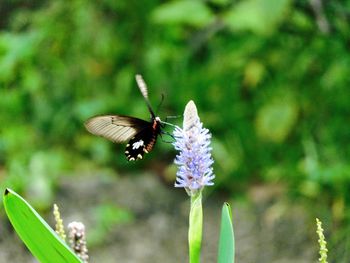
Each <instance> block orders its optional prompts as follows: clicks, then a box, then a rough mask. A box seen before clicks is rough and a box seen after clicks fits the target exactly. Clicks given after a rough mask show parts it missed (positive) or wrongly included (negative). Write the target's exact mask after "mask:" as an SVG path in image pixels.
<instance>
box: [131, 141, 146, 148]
mask: <svg viewBox="0 0 350 263" xmlns="http://www.w3.org/2000/svg"><path fill="white" fill-rule="evenodd" d="M143 145H144V143H143V140H139V141H138V142H134V143H133V144H132V149H133V150H136V149H138V148H140V146H143Z"/></svg>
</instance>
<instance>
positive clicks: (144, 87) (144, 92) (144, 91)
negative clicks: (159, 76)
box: [135, 74, 156, 118]
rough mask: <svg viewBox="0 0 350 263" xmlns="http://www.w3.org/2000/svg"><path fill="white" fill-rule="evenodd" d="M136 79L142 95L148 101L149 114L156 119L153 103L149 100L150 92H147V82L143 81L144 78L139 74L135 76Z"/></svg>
mask: <svg viewBox="0 0 350 263" xmlns="http://www.w3.org/2000/svg"><path fill="white" fill-rule="evenodd" d="M135 79H136V83H137V86H138V87H139V89H140V91H141V94H142V96H143V98H144V99H145V101H146V104H147V108H148V110H149V112H150V113H151V115H152V117H153V118H155V117H156V115H155V114H154V112H153V110H152V106H151V103H150V102H149V99H148V90H147V85H146V82H145V81H144V80H143V78H142V76H141V75H139V74H137V75H136V76H135Z"/></svg>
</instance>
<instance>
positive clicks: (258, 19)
mask: <svg viewBox="0 0 350 263" xmlns="http://www.w3.org/2000/svg"><path fill="white" fill-rule="evenodd" d="M289 5H290V0H270V1H266V0H247V1H241V2H239V3H238V4H236V5H235V6H233V7H232V9H231V10H230V11H229V12H228V13H227V14H226V15H225V16H224V21H225V22H226V23H227V25H228V26H229V28H231V29H232V30H238V31H239V30H249V31H252V32H254V33H257V34H262V35H265V34H269V33H271V32H273V30H274V29H275V28H276V27H277V26H278V25H279V23H280V22H281V21H282V20H283V18H285V14H286V11H288V9H289Z"/></svg>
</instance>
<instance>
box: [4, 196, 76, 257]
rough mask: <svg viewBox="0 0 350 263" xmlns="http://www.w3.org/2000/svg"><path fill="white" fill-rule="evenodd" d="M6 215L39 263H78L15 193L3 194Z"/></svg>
mask: <svg viewBox="0 0 350 263" xmlns="http://www.w3.org/2000/svg"><path fill="white" fill-rule="evenodd" d="M4 206H5V210H6V214H7V216H8V218H9V220H10V222H11V224H12V226H13V227H14V229H15V230H16V232H17V234H18V236H19V237H20V238H21V240H22V241H23V242H24V244H25V245H26V246H27V247H28V249H29V250H30V252H31V253H32V254H33V256H35V257H36V258H37V260H38V261H39V262H41V263H48V262H50V263H63V262H65V263H80V262H81V261H80V259H79V258H78V257H77V256H76V255H75V254H74V253H73V252H72V251H71V250H70V248H69V247H68V246H67V245H66V243H64V241H62V240H61V238H60V237H58V235H57V234H56V233H55V231H54V230H53V229H52V228H51V227H50V226H49V225H48V224H47V223H46V222H45V221H44V219H42V218H41V217H40V215H39V214H38V213H37V212H36V211H35V210H34V209H33V208H32V207H31V206H30V205H29V204H28V203H27V202H26V201H25V200H24V199H23V198H22V197H21V196H19V195H18V194H17V193H16V192H13V191H12V190H9V189H7V190H6V191H5V194H4Z"/></svg>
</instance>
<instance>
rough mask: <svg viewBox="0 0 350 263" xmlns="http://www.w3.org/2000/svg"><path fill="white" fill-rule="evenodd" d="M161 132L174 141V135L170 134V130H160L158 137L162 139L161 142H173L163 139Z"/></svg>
mask: <svg viewBox="0 0 350 263" xmlns="http://www.w3.org/2000/svg"><path fill="white" fill-rule="evenodd" d="M162 134H165V135H168V136H170V137H171V138H172V139H173V140H174V141H175V137H174V135H172V134H171V133H170V132H166V131H162V132H161V134H160V138H161V139H162V141H163V142H166V143H173V142H174V141H166V140H164V139H163V137H162Z"/></svg>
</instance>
